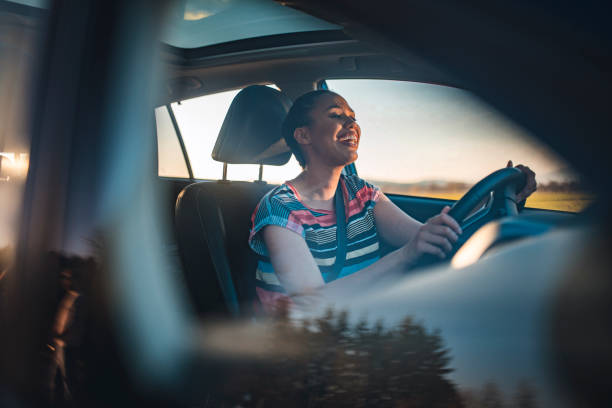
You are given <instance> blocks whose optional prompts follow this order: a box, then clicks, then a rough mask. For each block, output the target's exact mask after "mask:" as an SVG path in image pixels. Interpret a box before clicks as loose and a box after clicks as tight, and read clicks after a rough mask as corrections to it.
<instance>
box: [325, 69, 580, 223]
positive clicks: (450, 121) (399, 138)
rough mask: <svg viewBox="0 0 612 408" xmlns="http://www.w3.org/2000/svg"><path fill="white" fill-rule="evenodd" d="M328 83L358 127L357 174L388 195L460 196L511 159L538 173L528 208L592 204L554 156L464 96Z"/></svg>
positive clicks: (397, 84) (427, 87)
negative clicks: (536, 184) (350, 109)
mask: <svg viewBox="0 0 612 408" xmlns="http://www.w3.org/2000/svg"><path fill="white" fill-rule="evenodd" d="M327 85H328V87H329V89H330V90H333V91H335V92H338V93H339V94H340V95H342V96H344V98H345V99H346V100H347V101H348V103H349V105H351V107H352V108H353V109H354V110H355V112H356V116H357V120H358V123H359V125H360V126H361V129H362V138H361V141H360V146H359V158H358V159H357V161H356V163H355V165H356V168H357V171H358V173H359V175H360V176H361V177H363V178H366V179H368V180H370V181H371V182H373V183H375V184H377V185H379V186H380V187H381V188H382V190H383V191H385V192H387V193H396V194H404V195H414V196H425V197H435V198H446V199H458V198H460V197H461V196H462V195H463V194H464V193H465V192H466V191H467V190H468V188H469V187H471V186H472V185H473V184H474V183H475V182H476V181H478V180H480V179H481V178H483V177H484V176H486V175H487V174H489V173H491V172H493V171H494V170H497V169H499V168H501V167H505V166H506V163H507V162H508V160H512V161H513V163H514V165H517V164H521V163H522V164H525V165H527V166H529V167H530V168H531V169H533V170H534V171H535V172H536V174H537V180H538V183H539V184H538V191H537V192H536V193H534V194H533V195H532V196H531V197H530V198H529V199H528V201H527V206H528V207H535V208H546V209H554V210H563V211H580V210H581V209H582V208H584V207H585V206H586V205H587V204H588V203H589V202H590V201H591V200H592V196H591V195H590V194H589V193H588V192H587V191H586V188H585V187H584V184H583V180H581V178H580V177H579V175H577V174H576V173H575V172H574V171H573V170H572V169H571V168H569V166H568V165H567V163H565V162H564V161H563V160H562V159H561V158H560V157H559V156H557V155H556V154H555V153H554V152H552V151H551V150H550V149H549V148H547V147H546V146H543V145H541V144H540V143H538V142H537V141H536V140H535V139H534V138H533V137H532V136H531V135H529V134H528V133H527V132H526V131H525V130H524V129H522V128H520V127H518V126H516V125H515V124H513V123H512V122H510V121H509V120H507V119H505V118H504V117H503V116H502V115H501V114H499V113H498V112H496V111H494V110H493V109H491V108H489V107H488V106H487V105H485V104H484V103H483V102H481V101H480V100H479V99H477V98H476V97H475V96H473V95H471V94H470V93H469V92H467V91H464V90H461V89H457V88H452V87H447V86H440V85H434V84H424V83H415V82H406V81H390V80H369V79H343V80H328V81H327Z"/></svg>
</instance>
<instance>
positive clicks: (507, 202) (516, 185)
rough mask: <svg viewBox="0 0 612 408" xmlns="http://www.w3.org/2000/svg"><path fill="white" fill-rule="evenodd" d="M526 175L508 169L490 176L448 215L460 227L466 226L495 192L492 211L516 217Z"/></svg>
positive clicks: (473, 187)
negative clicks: (480, 206)
mask: <svg viewBox="0 0 612 408" xmlns="http://www.w3.org/2000/svg"><path fill="white" fill-rule="evenodd" d="M525 181H526V178H525V174H524V173H523V172H522V171H520V170H519V169H516V168H513V167H506V168H503V169H499V170H496V171H494V172H493V173H491V174H489V175H488V176H486V177H485V178H483V179H482V180H480V181H479V182H478V183H476V184H474V186H472V188H470V189H469V191H468V192H467V193H465V194H464V195H463V197H461V199H459V200H458V201H457V202H455V204H453V206H452V207H451V209H450V211H449V212H448V215H450V216H451V217H453V218H454V219H455V220H456V221H457V222H458V223H459V225H460V226H463V225H462V224H465V221H466V217H467V216H468V215H469V214H470V212H471V211H472V210H473V209H474V207H476V205H478V203H480V202H481V201H482V200H483V199H484V198H485V197H486V196H487V195H489V194H490V193H491V192H493V194H494V195H493V203H492V206H491V207H492V210H499V209H500V208H501V209H506V210H507V211H506V212H507V213H506V214H500V215H515V214H516V212H517V211H518V209H517V202H516V193H517V192H519V191H520V190H521V189H522V188H523V187H524V185H525Z"/></svg>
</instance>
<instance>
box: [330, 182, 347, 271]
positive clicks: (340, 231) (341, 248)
mask: <svg viewBox="0 0 612 408" xmlns="http://www.w3.org/2000/svg"><path fill="white" fill-rule="evenodd" d="M334 203H335V206H336V242H337V245H338V246H337V248H336V262H335V263H334V269H333V270H332V272H331V273H330V276H329V277H330V279H329V280H328V281H329V282H331V281H333V280H336V279H337V278H338V275H340V271H342V267H343V266H344V261H345V260H346V212H345V207H344V194H343V193H342V178H340V179H339V180H338V187H337V188H336V195H335V196H334Z"/></svg>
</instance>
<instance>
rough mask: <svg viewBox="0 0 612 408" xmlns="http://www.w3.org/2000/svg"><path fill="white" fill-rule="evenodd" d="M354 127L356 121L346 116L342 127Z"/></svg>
mask: <svg viewBox="0 0 612 408" xmlns="http://www.w3.org/2000/svg"><path fill="white" fill-rule="evenodd" d="M355 125H357V121H356V120H355V119H354V118H352V117H350V116H347V117H346V119H345V121H344V126H346V127H349V126H355Z"/></svg>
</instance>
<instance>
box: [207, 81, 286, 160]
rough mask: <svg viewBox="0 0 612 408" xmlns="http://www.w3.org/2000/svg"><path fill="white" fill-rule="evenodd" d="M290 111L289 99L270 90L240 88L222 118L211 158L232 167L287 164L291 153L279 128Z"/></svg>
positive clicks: (280, 93) (257, 86)
mask: <svg viewBox="0 0 612 408" xmlns="http://www.w3.org/2000/svg"><path fill="white" fill-rule="evenodd" d="M290 107H291V99H289V97H288V96H286V95H285V94H284V93H282V92H280V91H277V90H276V89H274V88H270V87H268V86H263V85H252V86H249V87H247V88H244V89H243V90H242V91H240V92H239V93H238V95H236V96H235V97H234V100H233V101H232V104H231V105H230V107H229V110H228V111H227V115H225V120H224V121H223V126H221V130H220V131H219V136H218V137H217V142H216V143H215V147H214V148H213V151H212V158H213V159H214V160H217V161H220V162H225V163H235V164H271V165H276V166H281V165H283V164H285V163H287V162H288V161H289V158H290V157H291V152H290V151H289V147H288V146H287V144H286V143H285V140H284V139H283V138H282V136H281V124H282V123H283V119H285V116H286V115H287V112H288V111H289V108H290Z"/></svg>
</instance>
